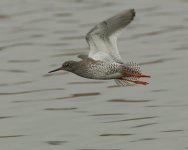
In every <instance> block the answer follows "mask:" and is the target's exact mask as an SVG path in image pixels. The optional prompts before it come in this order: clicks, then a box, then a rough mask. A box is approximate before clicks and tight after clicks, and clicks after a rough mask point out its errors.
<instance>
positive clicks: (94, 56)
mask: <svg viewBox="0 0 188 150" xmlns="http://www.w3.org/2000/svg"><path fill="white" fill-rule="evenodd" d="M134 17H135V10H134V9H129V10H126V11H123V12H121V13H119V14H117V15H115V16H113V17H110V18H109V19H107V20H104V21H102V22H100V23H99V24H97V25H96V26H94V27H93V28H92V29H91V30H90V31H89V32H88V33H87V35H86V37H85V38H86V41H87V43H88V45H89V48H90V51H89V54H88V55H78V57H79V58H80V59H81V60H80V61H73V60H70V61H66V62H64V63H63V64H62V66H61V67H59V68H57V69H55V70H52V71H50V72H49V73H52V72H55V71H59V70H66V71H69V72H72V73H74V74H76V75H78V76H81V77H84V78H89V79H97V80H110V79H114V80H115V82H116V84H117V85H120V86H125V85H130V84H142V85H147V84H148V83H147V82H145V81H140V80H139V78H146V77H150V76H149V75H145V74H142V73H141V69H140V67H139V66H138V65H137V64H136V63H133V62H129V63H124V62H123V60H122V58H121V56H120V54H119V50H118V48H117V37H118V35H119V33H121V31H122V29H124V28H125V27H126V26H127V25H128V24H129V23H130V22H131V21H132V20H133V19H134Z"/></svg>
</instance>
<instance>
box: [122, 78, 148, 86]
mask: <svg viewBox="0 0 188 150" xmlns="http://www.w3.org/2000/svg"><path fill="white" fill-rule="evenodd" d="M120 80H125V81H128V82H132V83H136V84H142V85H147V84H149V83H148V82H145V81H139V80H130V79H125V78H120Z"/></svg>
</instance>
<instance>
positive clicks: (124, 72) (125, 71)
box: [122, 70, 151, 78]
mask: <svg viewBox="0 0 188 150" xmlns="http://www.w3.org/2000/svg"><path fill="white" fill-rule="evenodd" d="M122 73H123V74H126V75H129V76H134V77H138V78H141V77H145V78H146V77H147V78H150V77H151V76H148V75H144V74H138V73H131V72H129V71H127V70H123V72H122Z"/></svg>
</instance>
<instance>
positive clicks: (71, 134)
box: [0, 0, 188, 150]
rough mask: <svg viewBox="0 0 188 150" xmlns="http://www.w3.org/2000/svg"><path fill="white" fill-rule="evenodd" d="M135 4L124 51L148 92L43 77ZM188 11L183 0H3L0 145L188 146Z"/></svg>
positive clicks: (67, 76)
mask: <svg viewBox="0 0 188 150" xmlns="http://www.w3.org/2000/svg"><path fill="white" fill-rule="evenodd" d="M129 8H135V9H136V12H137V15H136V18H135V20H134V21H133V22H132V23H131V25H130V26H128V27H127V30H125V32H124V33H123V34H122V35H121V37H120V38H119V42H118V45H119V49H120V50H121V54H122V57H123V58H124V59H125V60H127V61H130V60H134V61H135V62H138V63H140V64H141V65H142V68H143V70H144V72H146V73H148V74H151V75H152V78H151V79H150V84H149V85H148V86H132V87H123V88H122V87H117V86H116V85H115V83H114V81H96V80H89V79H84V78H81V77H78V76H75V75H73V74H71V73H67V72H59V73H55V74H53V75H48V74H47V72H48V71H49V70H51V69H54V68H56V67H59V65H60V64H61V63H62V62H64V61H66V60H69V59H77V58H76V55H77V54H80V53H87V52H88V47H87V44H86V42H85V40H84V36H85V34H86V33H87V31H88V30H89V29H90V28H92V27H93V25H95V24H96V23H97V22H99V21H101V20H103V19H105V18H107V17H110V16H112V15H114V14H116V13H117V12H119V11H122V10H125V9H129ZM187 14H188V1H187V0H171V1H169V0H158V1H154V0H150V1H149V0H134V1H132V0H126V1H125V0H116V1H115V0H95V1H94V0H93V1H92V0H14V1H13V0H1V1H0V35H1V36H0V60H1V65H0V147H1V149H3V150H26V149H27V150H33V149H35V150H43V149H44V150H46V149H49V150H51V149H55V150H56V149H57V150H62V149H68V150H125V149H132V150H133V149H134V150H136V149H139V150H147V149H148V150H149V149H152V150H159V149H162V150H172V149H174V150H177V149H178V150H183V149H188V144H187V140H188V95H187V91H188V90H187V87H188V82H187V73H188V70H187V64H188V42H187V41H188V15H187Z"/></svg>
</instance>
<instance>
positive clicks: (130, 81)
mask: <svg viewBox="0 0 188 150" xmlns="http://www.w3.org/2000/svg"><path fill="white" fill-rule="evenodd" d="M123 67H124V68H123V71H122V73H123V74H124V77H123V78H120V79H115V82H116V84H117V85H119V86H131V85H135V84H142V85H147V84H148V83H147V82H145V81H139V80H138V79H139V78H143V77H144V78H146V77H148V78H149V77H150V76H149V75H145V74H142V73H141V69H140V66H139V65H138V64H136V63H134V62H129V63H127V64H123Z"/></svg>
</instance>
